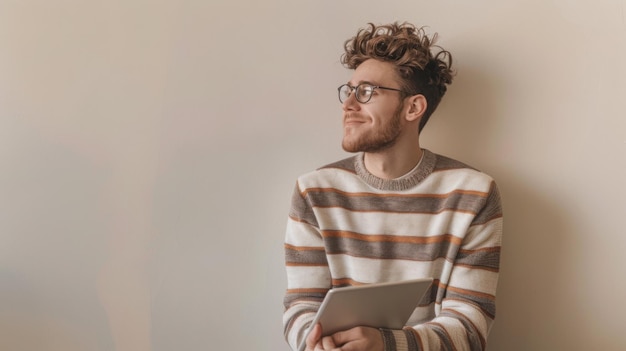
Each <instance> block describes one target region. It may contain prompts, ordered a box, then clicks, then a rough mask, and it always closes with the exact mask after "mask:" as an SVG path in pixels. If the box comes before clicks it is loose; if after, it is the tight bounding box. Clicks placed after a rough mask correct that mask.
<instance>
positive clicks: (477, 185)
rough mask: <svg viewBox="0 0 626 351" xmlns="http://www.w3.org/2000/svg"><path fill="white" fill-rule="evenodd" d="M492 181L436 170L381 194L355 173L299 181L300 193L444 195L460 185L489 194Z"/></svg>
mask: <svg viewBox="0 0 626 351" xmlns="http://www.w3.org/2000/svg"><path fill="white" fill-rule="evenodd" d="M492 181H493V179H492V178H491V177H490V176H488V175H486V174H484V173H481V172H478V171H475V170H472V169H469V168H467V169H455V170H447V171H439V172H435V173H433V174H431V175H430V176H428V177H427V178H426V179H424V180H423V181H422V182H421V183H420V184H418V185H417V186H416V187H414V188H411V189H408V190H405V191H385V192H383V191H381V190H377V189H374V188H372V187H370V186H369V185H367V184H366V183H365V182H363V181H362V180H361V179H360V178H359V177H358V176H357V175H356V174H352V173H349V172H345V171H340V170H336V169H332V168H331V169H321V170H319V171H316V172H313V173H309V174H307V175H304V176H302V177H300V178H299V179H298V184H299V185H300V190H301V191H303V190H305V189H309V188H320V187H321V188H335V189H337V190H340V191H345V192H356V193H360V192H365V193H377V194H380V193H390V194H392V193H393V194H411V193H415V192H419V189H421V188H424V189H428V193H430V194H447V193H449V192H451V191H455V190H459V183H460V182H462V184H463V189H464V190H471V191H480V192H484V193H488V192H489V189H490V187H491V182H492Z"/></svg>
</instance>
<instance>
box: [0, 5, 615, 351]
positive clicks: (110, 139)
mask: <svg viewBox="0 0 626 351" xmlns="http://www.w3.org/2000/svg"><path fill="white" fill-rule="evenodd" d="M625 8H626V1H624V0H594V1H591V0H587V1H581V2H573V1H566V0H552V1H538V0H537V1H521V0H518V1H508V2H497V1H486V0H482V1H458V2H453V1H429V2H424V1H395V2H383V1H368V0H361V1H352V0H351V1H308V2H304V1H288V0H266V1H252V0H250V1H244V2H237V1H226V0H218V1H201V0H182V1H173V0H172V1H166V0H160V1H147V0H144V1H140V0H133V1H126V0H125V1H121V0H117V1H115V0H114V1H84V0H74V1H72V0H66V1H47V0H39V1H37V0H32V1H12V0H9V1H6V0H5V1H1V2H0V349H2V350H64V351H66V350H118V351H140V350H150V349H152V350H287V347H286V344H285V343H284V341H283V339H282V326H281V314H282V301H281V300H282V294H283V289H284V288H285V284H286V282H285V277H284V270H283V267H282V239H283V235H284V225H285V223H286V215H287V210H288V206H289V199H290V195H291V190H292V188H293V185H294V183H295V178H296V176H297V175H299V174H301V173H304V172H307V171H309V170H312V169H314V168H316V167H318V166H321V165H322V164H325V163H328V162H331V161H334V160H336V159H339V158H342V157H344V156H345V154H344V153H343V152H342V151H341V149H340V146H339V138H340V124H339V116H340V106H339V104H338V102H337V101H336V90H335V89H336V87H337V86H338V85H339V84H340V83H343V82H345V81H346V80H347V79H348V77H349V72H347V71H346V70H344V69H343V68H342V67H341V65H340V64H339V62H338V58H339V56H340V54H341V49H342V44H343V41H344V40H345V39H346V38H348V37H349V36H351V35H352V34H353V33H354V32H355V30H356V29H357V28H359V27H361V26H363V25H364V24H365V23H366V22H369V21H372V22H375V23H381V22H389V21H393V20H408V21H411V22H414V23H416V24H420V25H421V24H427V25H429V26H430V29H429V32H430V33H433V32H435V31H436V32H439V33H440V44H441V45H442V46H444V47H445V48H447V49H449V50H450V51H452V53H453V54H454V57H455V60H456V63H457V68H458V76H457V78H456V81H455V82H454V84H453V85H452V86H451V88H450V90H449V93H448V95H447V96H446V97H445V99H444V101H443V103H442V106H441V107H440V109H439V111H438V112H437V113H436V114H435V116H434V117H433V120H432V122H431V124H430V125H429V126H428V127H427V129H426V130H425V133H424V135H423V139H424V146H425V147H427V148H429V149H431V150H433V151H436V152H439V153H443V154H446V155H448V156H452V157H455V158H458V159H461V160H463V161H466V162H467V163H470V164H472V165H474V166H476V167H478V168H480V169H482V170H484V171H486V172H488V173H490V174H491V175H493V176H494V177H495V178H496V179H497V181H498V182H499V185H500V188H501V190H502V194H503V198H504V205H505V212H506V217H505V242H504V245H505V246H504V252H503V254H504V255H503V261H502V270H501V272H502V275H501V281H500V285H499V304H498V317H497V319H496V325H495V327H494V329H493V332H492V334H491V336H490V342H491V344H490V349H491V350H509V351H510V350H588V349H593V350H623V349H625V348H626V334H625V333H624V332H623V329H624V325H626V320H625V319H626V318H625V317H624V316H626V308H625V307H624V304H623V302H622V301H623V297H624V296H626V279H624V278H625V275H624V268H623V267H624V259H623V257H622V255H623V250H624V247H625V246H626V236H625V235H624V234H626V230H625V229H624V228H625V226H624V224H623V221H624V218H626V206H625V205H624V199H626V190H625V188H624V186H623V182H624V179H626V117H625V115H624V110H625V107H626V103H625V101H626V68H625V66H624V63H625V62H626V20H625V18H626V9H625Z"/></svg>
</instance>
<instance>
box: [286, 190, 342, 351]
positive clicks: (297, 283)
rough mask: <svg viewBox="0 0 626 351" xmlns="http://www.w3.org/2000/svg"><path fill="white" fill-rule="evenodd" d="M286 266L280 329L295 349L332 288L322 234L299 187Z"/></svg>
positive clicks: (288, 236) (289, 230) (290, 219)
mask: <svg viewBox="0 0 626 351" xmlns="http://www.w3.org/2000/svg"><path fill="white" fill-rule="evenodd" d="M285 267H286V271H287V291H286V293H285V298H284V306H285V311H284V314H283V327H284V333H285V339H286V340H287V343H288V344H289V345H290V346H291V348H292V349H293V350H297V349H298V346H299V345H300V343H301V342H302V340H303V339H304V336H305V332H306V330H307V329H308V328H309V327H310V326H311V323H312V321H313V318H314V317H315V313H316V312H317V310H318V309H319V306H320V305H321V303H322V300H323V299H324V296H326V293H327V292H328V290H329V289H330V287H331V277H330V271H329V269H328V262H327V260H326V254H325V250H324V245H323V240H322V235H321V233H320V230H319V227H318V223H317V220H316V218H315V214H314V213H313V210H312V207H311V206H310V204H309V203H308V202H307V201H306V199H305V196H304V194H303V193H302V192H301V190H300V188H299V186H298V184H296V188H295V190H294V193H293V197H292V203H291V210H290V212H289V217H288V219H287V231H286V236H285Z"/></svg>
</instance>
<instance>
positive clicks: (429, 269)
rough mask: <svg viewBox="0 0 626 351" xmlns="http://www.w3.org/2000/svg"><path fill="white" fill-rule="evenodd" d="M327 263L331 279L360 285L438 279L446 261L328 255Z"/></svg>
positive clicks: (441, 259)
mask: <svg viewBox="0 0 626 351" xmlns="http://www.w3.org/2000/svg"><path fill="white" fill-rule="evenodd" d="M328 263H329V266H330V269H331V271H332V276H333V277H336V278H351V279H353V280H356V281H359V282H362V283H375V282H386V281H398V280H408V279H417V278H430V277H439V276H441V270H442V268H443V265H444V264H445V263H446V261H445V259H443V258H440V259H437V260H435V261H434V262H433V261H427V262H418V261H406V260H376V259H368V258H360V257H351V256H347V255H329V256H328Z"/></svg>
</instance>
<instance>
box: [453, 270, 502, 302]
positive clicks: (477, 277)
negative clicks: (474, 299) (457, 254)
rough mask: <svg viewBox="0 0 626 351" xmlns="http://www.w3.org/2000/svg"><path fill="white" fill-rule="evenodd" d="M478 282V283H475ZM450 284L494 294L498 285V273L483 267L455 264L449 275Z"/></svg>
mask: <svg viewBox="0 0 626 351" xmlns="http://www.w3.org/2000/svg"><path fill="white" fill-rule="evenodd" d="M476 282H480V284H476ZM450 284H451V285H453V287H455V288H459V289H465V290H473V291H477V290H476V288H480V290H478V291H477V292H481V293H485V294H489V295H495V293H496V287H497V285H498V273H496V272H491V271H487V270H483V269H476V268H467V267H462V266H456V267H454V269H453V270H452V274H451V275H450Z"/></svg>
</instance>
